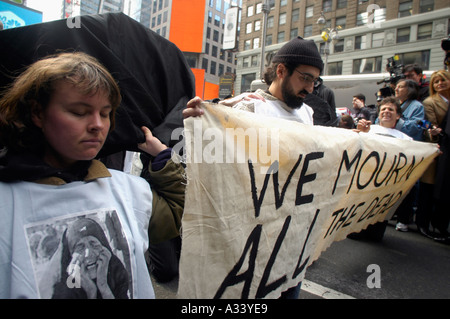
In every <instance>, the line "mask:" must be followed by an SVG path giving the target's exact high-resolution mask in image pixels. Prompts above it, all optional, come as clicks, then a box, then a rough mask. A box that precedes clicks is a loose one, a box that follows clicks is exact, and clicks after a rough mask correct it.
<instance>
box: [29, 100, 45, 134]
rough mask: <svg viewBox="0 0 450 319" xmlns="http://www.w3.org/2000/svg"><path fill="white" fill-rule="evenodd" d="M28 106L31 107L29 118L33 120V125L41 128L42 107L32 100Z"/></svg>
mask: <svg viewBox="0 0 450 319" xmlns="http://www.w3.org/2000/svg"><path fill="white" fill-rule="evenodd" d="M30 104H31V105H30V107H31V120H32V121H33V123H34V125H36V126H37V127H39V128H42V118H43V109H42V106H41V104H40V103H38V102H37V101H35V100H33V101H30Z"/></svg>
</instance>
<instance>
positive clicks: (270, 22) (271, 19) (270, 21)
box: [267, 17, 274, 29]
mask: <svg viewBox="0 0 450 319" xmlns="http://www.w3.org/2000/svg"><path fill="white" fill-rule="evenodd" d="M273 20H274V18H273V17H268V18H267V28H268V29H269V28H273Z"/></svg>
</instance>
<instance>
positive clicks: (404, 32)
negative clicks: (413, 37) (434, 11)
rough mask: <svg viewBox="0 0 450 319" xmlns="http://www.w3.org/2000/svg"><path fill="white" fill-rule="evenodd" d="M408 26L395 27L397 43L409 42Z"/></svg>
mask: <svg viewBox="0 0 450 319" xmlns="http://www.w3.org/2000/svg"><path fill="white" fill-rule="evenodd" d="M409 33H410V27H406V28H400V29H397V43H402V42H409Z"/></svg>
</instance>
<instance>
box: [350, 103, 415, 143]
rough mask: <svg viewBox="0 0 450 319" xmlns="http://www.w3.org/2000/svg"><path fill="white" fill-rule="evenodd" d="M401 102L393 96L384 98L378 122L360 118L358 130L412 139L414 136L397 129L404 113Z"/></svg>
mask: <svg viewBox="0 0 450 319" xmlns="http://www.w3.org/2000/svg"><path fill="white" fill-rule="evenodd" d="M401 112H402V109H401V107H400V102H399V100H398V99H397V98H395V97H393V96H388V97H386V98H384V99H383V100H382V101H381V103H380V111H379V116H378V124H373V125H372V124H371V121H367V120H364V119H362V120H360V121H359V122H358V125H357V127H356V129H357V131H358V132H364V133H370V134H378V135H384V136H390V137H395V138H400V139H403V140H410V141H411V140H412V137H410V136H408V135H406V134H405V133H403V132H401V131H399V130H397V129H396V128H395V126H396V125H397V122H398V121H399V120H400V117H401V115H402V113H401Z"/></svg>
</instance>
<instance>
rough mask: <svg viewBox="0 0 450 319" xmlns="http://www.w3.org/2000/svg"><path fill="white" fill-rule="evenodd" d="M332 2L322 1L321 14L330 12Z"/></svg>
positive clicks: (330, 0) (329, 0) (328, 0)
mask: <svg viewBox="0 0 450 319" xmlns="http://www.w3.org/2000/svg"><path fill="white" fill-rule="evenodd" d="M332 4H333V1H332V0H323V2H322V11H323V12H331V7H332Z"/></svg>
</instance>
